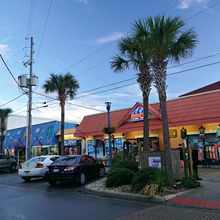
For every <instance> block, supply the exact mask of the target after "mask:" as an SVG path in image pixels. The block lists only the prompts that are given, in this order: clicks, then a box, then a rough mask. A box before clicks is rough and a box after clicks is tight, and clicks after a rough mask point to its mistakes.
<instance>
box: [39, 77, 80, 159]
mask: <svg viewBox="0 0 220 220" xmlns="http://www.w3.org/2000/svg"><path fill="white" fill-rule="evenodd" d="M78 88H79V83H78V81H77V80H76V79H75V77H74V76H73V75H72V74H70V73H66V74H54V73H51V74H50V78H49V79H48V80H46V81H45V83H44V85H43V89H44V90H45V93H50V92H57V94H58V99H59V101H60V106H61V155H64V121H65V102H66V100H67V98H68V97H69V98H71V99H73V98H74V96H75V95H76V91H77V89H78Z"/></svg>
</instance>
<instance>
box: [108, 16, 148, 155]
mask: <svg viewBox="0 0 220 220" xmlns="http://www.w3.org/2000/svg"><path fill="white" fill-rule="evenodd" d="M148 44H149V42H148V35H147V31H146V26H145V23H144V22H142V21H141V20H138V21H136V22H135V23H134V26H133V33H132V34H131V36H127V37H124V38H122V39H121V40H120V41H119V44H118V47H119V51H120V55H116V56H114V57H113V59H112V61H111V68H112V69H113V70H114V71H115V72H122V71H124V70H125V69H128V68H129V67H130V66H132V68H133V69H134V70H137V71H138V72H139V73H138V74H137V82H138V84H139V87H140V89H141V91H142V95H143V106H144V124H143V130H144V152H147V150H148V147H149V115H148V114H149V112H148V104H149V95H150V91H151V83H152V76H151V74H150V67H149V60H150V59H149V58H150V57H149V54H150V51H149V48H150V47H149V45H148Z"/></svg>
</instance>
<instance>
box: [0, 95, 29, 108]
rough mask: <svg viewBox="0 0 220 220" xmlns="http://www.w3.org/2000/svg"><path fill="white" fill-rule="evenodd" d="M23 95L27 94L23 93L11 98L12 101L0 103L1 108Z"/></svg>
mask: <svg viewBox="0 0 220 220" xmlns="http://www.w3.org/2000/svg"><path fill="white" fill-rule="evenodd" d="M23 95H25V94H21V95H19V96H17V97H16V98H14V99H11V100H10V101H8V102H6V103H4V104H2V105H0V108H1V107H3V106H5V105H7V104H9V103H11V102H13V101H15V100H17V99H19V98H20V97H22V96H23Z"/></svg>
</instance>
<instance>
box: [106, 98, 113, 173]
mask: <svg viewBox="0 0 220 220" xmlns="http://www.w3.org/2000/svg"><path fill="white" fill-rule="evenodd" d="M105 104H106V109H107V111H108V142H109V167H110V170H111V168H112V145H111V132H110V127H111V124H110V109H111V102H106V103H105Z"/></svg>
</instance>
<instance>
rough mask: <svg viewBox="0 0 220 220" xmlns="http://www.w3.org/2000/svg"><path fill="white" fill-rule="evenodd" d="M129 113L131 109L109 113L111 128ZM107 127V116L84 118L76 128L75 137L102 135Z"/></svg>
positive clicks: (104, 114)
mask: <svg viewBox="0 0 220 220" xmlns="http://www.w3.org/2000/svg"><path fill="white" fill-rule="evenodd" d="M130 111H131V108H128V109H123V110H117V111H111V112H110V119H111V127H117V126H118V125H119V123H120V122H121V121H122V120H123V119H124V117H125V116H126V115H127V114H128V112H130ZM107 126H108V114H107V112H106V113H101V114H95V115H88V116H85V117H84V118H83V120H82V122H81V123H80V125H79V127H78V128H77V130H76V132H75V135H76V136H80V137H81V136H89V135H92V136H98V135H103V129H104V128H105V127H107Z"/></svg>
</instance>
